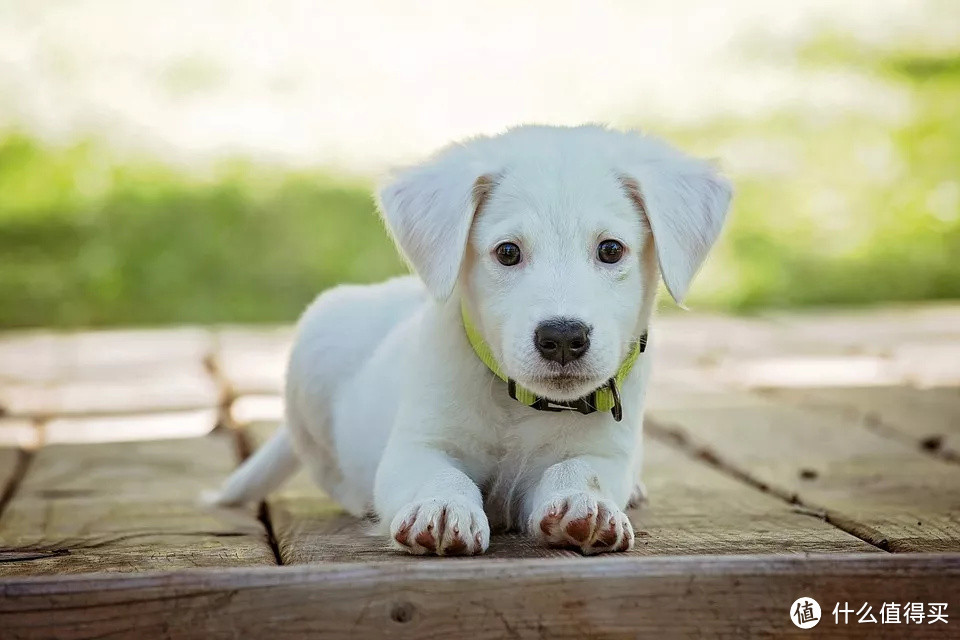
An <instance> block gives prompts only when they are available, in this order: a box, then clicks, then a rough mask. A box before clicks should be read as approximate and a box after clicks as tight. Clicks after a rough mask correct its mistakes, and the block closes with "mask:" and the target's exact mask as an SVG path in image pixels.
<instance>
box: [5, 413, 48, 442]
mask: <svg viewBox="0 0 960 640" xmlns="http://www.w3.org/2000/svg"><path fill="white" fill-rule="evenodd" d="M41 439H42V432H41V429H40V427H39V425H37V423H36V422H35V421H33V420H23V419H20V418H0V447H11V448H20V449H36V448H37V447H39V446H40V441H41Z"/></svg>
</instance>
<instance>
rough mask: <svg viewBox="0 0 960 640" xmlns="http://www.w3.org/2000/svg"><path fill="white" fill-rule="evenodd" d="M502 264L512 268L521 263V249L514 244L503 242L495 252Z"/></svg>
mask: <svg viewBox="0 0 960 640" xmlns="http://www.w3.org/2000/svg"><path fill="white" fill-rule="evenodd" d="M495 253H496V254H497V260H499V261H500V264H502V265H506V266H508V267H512V266H513V265H515V264H517V263H518V262H520V247H518V246H517V245H515V244H513V243H512V242H503V243H501V244H499V245H497V248H496V250H495Z"/></svg>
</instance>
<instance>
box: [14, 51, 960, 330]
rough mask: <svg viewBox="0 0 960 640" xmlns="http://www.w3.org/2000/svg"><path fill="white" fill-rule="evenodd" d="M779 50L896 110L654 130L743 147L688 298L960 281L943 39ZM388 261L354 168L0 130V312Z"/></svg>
mask: <svg viewBox="0 0 960 640" xmlns="http://www.w3.org/2000/svg"><path fill="white" fill-rule="evenodd" d="M797 63H798V64H800V65H802V66H806V67H807V68H811V69H816V68H823V67H825V66H838V65H839V66H842V68H843V70H844V71H848V72H849V71H852V72H854V73H858V74H861V75H863V76H865V77H868V78H872V79H874V80H877V81H879V82H882V83H885V86H888V87H891V88H892V89H893V90H895V91H898V92H900V93H902V94H903V95H904V96H906V98H907V102H908V104H909V109H908V113H907V115H906V116H905V117H901V118H897V119H894V121H893V123H891V120H890V118H888V117H882V116H881V114H879V113H878V114H877V116H876V117H872V116H869V115H866V116H865V115H863V114H849V113H846V114H845V113H838V114H836V115H834V116H832V117H827V118H825V117H823V116H822V114H821V115H819V116H817V117H812V116H810V115H809V114H805V113H802V112H784V113H776V114H772V115H771V116H770V117H768V118H766V119H763V120H756V119H751V120H749V121H745V120H744V121H741V120H732V119H724V120H718V121H716V122H710V123H707V124H706V125H704V126H702V127H696V128H686V129H682V130H661V131H660V133H663V134H664V135H666V136H668V137H670V138H671V139H674V140H676V141H678V142H679V143H680V145H681V146H683V147H685V148H688V149H691V150H693V151H696V152H699V153H701V154H706V155H719V156H721V157H723V156H724V155H725V150H729V149H736V148H740V149H743V148H744V146H746V147H748V148H752V149H755V151H756V155H757V157H758V158H759V160H758V161H756V162H754V165H755V167H754V169H752V170H751V169H746V170H741V171H739V172H738V173H736V174H734V176H733V177H734V178H735V181H736V187H737V194H736V198H735V201H734V202H735V204H734V211H733V214H732V216H731V218H730V224H729V226H728V228H727V230H726V231H725V233H724V236H723V239H722V241H721V243H720V245H719V246H718V247H717V250H716V251H715V253H714V255H713V256H712V258H711V259H710V261H709V263H708V265H707V267H706V268H705V270H704V273H703V274H702V277H701V278H700V279H699V280H698V282H697V283H696V285H695V287H694V290H693V296H692V299H691V304H693V305H695V306H697V307H700V308H703V307H717V308H725V309H735V310H741V311H749V310H752V309H757V308H761V307H769V306H795V305H809V304H855V303H872V302H879V301H891V300H927V299H936V298H957V297H960V259H958V256H960V118H958V117H957V108H958V106H960V55H955V54H937V55H935V54H930V53H926V52H923V53H916V52H907V53H883V52H876V51H867V50H864V49H863V48H862V47H855V46H853V45H852V44H851V43H850V42H848V41H845V40H844V39H843V38H839V37H835V36H829V37H824V38H821V39H819V40H816V41H814V42H812V43H811V44H810V45H809V46H808V47H807V48H806V49H805V50H803V51H800V52H799V55H798V58H797ZM188 71H189V73H187V72H188ZM201 71H202V70H199V71H198V70H193V69H190V68H188V69H186V70H185V71H183V73H182V74H181V75H184V74H185V76H186V78H187V80H183V82H181V83H180V84H183V85H184V86H186V85H189V86H188V87H187V88H189V87H192V86H194V85H195V84H198V83H200V82H201V81H202V80H203V74H202V73H201ZM195 76H196V77H195ZM178 77H179V76H178ZM188 80H189V82H188ZM178 86H180V85H178ZM757 167H759V168H757ZM402 271H403V267H402V265H401V263H400V261H399V259H398V258H397V256H396V252H395V251H394V248H393V247H392V246H391V244H390V242H389V240H388V239H387V237H386V234H385V233H384V232H383V229H382V228H381V224H380V222H379V221H378V220H377V216H376V213H375V211H374V206H373V202H372V200H371V197H370V185H367V184H363V183H360V182H351V181H348V180H343V179H333V178H330V177H328V176H323V175H317V174H314V173H308V172H301V173H296V172H294V173H291V172H289V171H280V170H275V169H271V168H265V167H261V166H255V165H250V164H243V163H236V164H232V165H229V166H225V167H221V168H220V169H219V170H218V171H216V172H214V173H213V174H212V175H208V176H204V177H197V176H194V175H191V174H188V173H186V172H185V171H182V170H174V169H171V168H169V167H165V166H162V165H158V164H156V163H153V162H150V161H142V160H137V161H130V160H128V161H124V162H117V161H116V160H115V159H114V158H112V157H111V156H109V155H107V154H105V153H104V152H103V150H102V149H100V148H98V147H97V145H95V144H92V143H83V144H77V145H75V146H72V147H69V148H61V149H56V148H49V147H45V146H43V145H40V144H38V143H37V142H35V141H33V140H31V139H30V138H28V137H26V136H23V135H17V134H8V135H6V136H0V327H21V326H37V325H44V326H60V327H73V326H91V325H113V324H144V323H150V324H158V323H167V322H258V321H265V322H266V321H283V322H288V321H291V320H292V319H294V318H295V317H296V316H297V314H298V313H299V312H300V311H301V310H302V309H303V307H304V306H305V305H306V304H307V303H308V302H309V301H310V300H311V299H312V298H313V296H315V295H316V293H317V292H319V291H320V290H322V289H324V288H326V287H329V286H331V285H334V284H336V283H339V282H371V281H376V280H380V279H382V278H384V277H387V276H389V275H392V274H396V273H400V272H402Z"/></svg>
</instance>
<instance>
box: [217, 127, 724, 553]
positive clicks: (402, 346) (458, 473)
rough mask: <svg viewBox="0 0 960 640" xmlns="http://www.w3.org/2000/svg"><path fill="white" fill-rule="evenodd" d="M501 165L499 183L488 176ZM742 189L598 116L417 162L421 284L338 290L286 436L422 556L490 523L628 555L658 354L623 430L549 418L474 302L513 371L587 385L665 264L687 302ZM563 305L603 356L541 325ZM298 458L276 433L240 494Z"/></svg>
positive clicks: (544, 389)
mask: <svg viewBox="0 0 960 640" xmlns="http://www.w3.org/2000/svg"><path fill="white" fill-rule="evenodd" d="M482 177H483V178H484V179H486V180H492V185H491V186H490V187H489V189H484V190H478V189H476V188H475V185H476V184H477V180H478V179H480V178H482ZM631 182H632V183H633V185H634V187H635V189H634V191H633V193H634V195H636V192H637V191H639V195H640V197H641V198H642V201H640V202H638V201H637V199H636V198H635V197H633V198H632V197H631V190H630V189H629V187H628V185H629V184H630V183H631ZM729 197H730V187H729V185H728V183H727V182H726V181H725V180H724V179H723V178H721V177H719V176H718V175H717V174H716V173H715V171H714V170H713V169H712V168H711V167H710V166H709V165H708V164H706V163H703V162H701V161H698V160H694V159H692V158H689V157H687V156H684V155H683V154H681V153H679V152H678V151H675V150H674V149H672V148H670V147H668V146H667V145H666V144H664V143H662V142H660V141H658V140H654V139H651V138H648V137H644V136H641V135H639V134H634V133H622V132H616V131H611V130H607V129H604V128H601V127H596V126H585V127H578V128H557V127H520V128H517V129H513V130H511V131H509V132H507V133H505V134H503V135H501V136H497V137H493V138H478V139H474V140H471V141H468V142H467V143H465V144H461V145H455V146H453V147H450V148H448V149H446V150H444V151H442V152H440V153H439V154H438V155H436V156H434V157H433V158H432V159H430V160H428V161H427V162H425V163H424V164H422V165H420V166H418V167H414V168H412V169H408V170H406V171H403V172H401V173H399V174H398V176H397V177H396V179H395V181H394V182H392V183H390V184H389V185H387V186H386V187H385V188H384V189H383V190H382V191H381V193H380V203H381V208H382V211H383V216H384V219H385V220H386V222H387V225H388V227H389V228H390V230H391V232H392V234H393V236H394V238H395V239H396V241H397V244H398V246H399V248H400V250H401V252H402V253H403V255H404V256H405V257H406V258H407V260H408V261H409V262H410V264H411V265H412V267H413V268H414V270H415V271H416V272H417V274H418V275H419V279H418V278H416V277H405V278H397V279H394V280H390V281H388V282H385V283H382V284H378V285H372V286H367V287H356V286H350V287H340V288H337V289H333V290H331V291H328V292H325V293H324V294H322V295H321V296H319V297H318V298H317V300H316V301H315V302H314V303H313V305H312V306H311V307H310V308H309V309H308V310H307V312H306V313H305V314H304V317H303V318H302V319H301V322H300V327H299V332H298V337H297V340H296V344H295V347H294V351H293V355H292V357H291V360H290V366H289V370H288V377H287V389H286V401H287V422H286V431H281V433H280V434H279V435H278V436H276V438H277V439H278V441H282V440H283V439H284V438H286V437H287V436H286V435H285V434H286V433H289V436H290V438H291V439H292V441H293V443H294V444H295V447H296V449H297V452H298V453H299V457H300V459H301V460H302V462H303V463H304V464H306V466H307V467H308V468H309V469H310V471H311V473H312V474H313V476H314V478H315V479H316V481H317V482H318V484H319V485H320V486H321V487H322V488H323V489H325V490H326V491H327V492H328V493H330V495H331V496H332V497H333V498H335V499H336V500H338V501H339V502H340V503H341V504H342V505H343V506H344V507H345V508H346V509H348V510H349V511H350V512H352V513H354V514H357V515H364V514H366V513H369V512H371V511H373V512H374V513H375V514H376V515H377V516H378V517H379V519H380V521H381V522H382V524H383V525H384V528H385V530H387V531H389V533H390V534H391V536H392V538H393V539H394V540H395V541H400V542H403V543H404V544H403V545H400V544H398V543H397V542H395V544H397V546H402V548H405V549H407V550H408V551H410V552H412V553H437V554H446V553H479V552H482V551H483V550H485V549H486V548H487V545H488V543H489V538H490V530H491V525H492V526H493V527H494V528H497V529H501V528H502V529H505V528H512V529H519V530H523V531H526V532H528V533H529V534H530V535H533V536H537V537H539V538H540V539H541V540H542V541H543V542H544V543H546V544H561V545H569V546H575V547H579V548H581V549H582V550H583V551H584V552H585V553H593V552H598V551H612V550H617V549H625V548H629V547H630V546H631V545H632V542H633V530H632V527H631V526H630V524H629V521H628V520H627V518H626V516H625V515H624V513H623V510H624V509H625V508H626V506H627V504H628V501H630V500H631V497H633V498H636V497H637V494H638V493H639V492H640V490H639V487H642V485H641V484H640V467H641V457H642V455H641V454H642V447H641V430H642V426H641V425H642V409H643V394H644V389H645V387H646V382H647V378H648V375H649V370H650V359H651V355H652V351H653V349H652V347H651V348H648V350H647V352H646V353H645V354H644V355H642V356H641V358H640V360H639V361H638V364H637V366H635V367H634V369H633V370H632V371H631V373H630V375H629V376H628V377H627V378H626V380H625V381H624V383H623V385H622V389H621V396H622V398H623V408H624V416H623V421H622V422H619V423H618V422H616V421H614V420H613V418H612V417H611V416H610V414H609V413H593V414H591V415H581V414H578V413H572V412H564V413H547V412H539V411H536V410H534V409H531V408H528V407H525V406H523V405H521V404H519V403H518V402H516V401H514V400H512V399H510V398H509V397H508V395H507V392H506V385H505V384H504V383H503V382H501V381H500V380H499V379H497V378H495V377H494V376H493V375H492V374H491V372H490V371H489V370H488V369H487V368H486V367H485V366H484V365H483V364H482V363H481V362H480V361H479V359H478V358H477V357H476V356H475V354H474V353H473V351H472V349H471V347H470V345H469V344H468V342H467V340H466V337H465V334H464V329H463V325H462V322H461V318H460V307H461V303H463V304H464V305H465V306H466V308H467V309H468V310H469V312H470V314H471V316H472V318H473V320H474V322H475V323H476V325H477V326H478V328H479V330H480V332H481V333H482V335H483V336H484V338H485V340H486V341H487V343H488V344H489V345H490V347H491V349H492V351H493V353H494V354H495V356H496V358H497V360H498V362H499V363H500V364H501V366H502V367H503V369H504V370H505V371H506V372H507V374H508V375H509V376H510V377H512V378H514V379H515V380H517V382H518V383H519V384H521V385H523V386H525V387H527V388H528V389H531V390H533V391H535V392H536V393H538V394H539V395H542V396H545V397H548V398H551V399H553V400H558V401H562V400H571V399H574V398H577V397H579V396H581V395H584V394H586V393H589V392H590V391H591V390H593V389H595V388H597V387H598V386H600V385H601V384H603V383H604V382H605V381H606V380H607V379H609V378H610V377H612V376H613V375H614V373H615V372H616V371H617V369H618V368H619V366H620V363H621V362H622V360H623V358H624V357H625V355H626V353H627V350H628V349H629V345H630V342H631V340H633V339H634V338H635V337H636V336H638V335H640V334H641V333H643V332H644V331H646V330H647V328H648V323H649V320H650V316H651V313H652V310H653V306H654V297H655V292H656V286H657V282H658V280H659V277H660V273H661V272H662V273H663V277H664V280H665V282H666V284H667V286H668V289H669V290H670V292H671V294H672V295H673V296H674V297H675V298H677V299H678V300H680V299H681V298H682V297H683V296H684V294H685V293H686V291H687V289H688V288H689V284H690V281H691V279H692V278H693V276H694V275H695V273H696V271H697V269H698V268H699V266H700V265H701V264H702V262H703V260H704V258H705V257H706V253H707V251H708V249H709V247H710V245H711V244H713V242H714V241H715V239H716V237H717V235H718V234H719V231H720V228H721V226H722V223H723V218H724V216H725V213H726V208H727V203H728V201H729ZM478 198H481V199H482V202H478ZM478 205H480V206H479V211H478ZM475 213H476V215H475ZM606 239H615V240H618V241H620V242H621V243H622V244H623V245H624V246H625V247H626V248H627V250H626V253H625V255H624V257H623V259H622V260H621V261H620V262H618V263H616V264H606V263H602V262H600V261H599V260H598V259H597V257H596V250H597V245H598V243H599V242H601V241H602V240H606ZM505 241H509V242H514V243H516V244H518V245H519V246H520V247H521V251H522V252H523V260H522V262H521V263H520V264H518V265H515V266H511V267H507V266H504V265H501V264H500V263H499V262H498V261H497V260H496V259H495V256H494V253H493V250H494V249H495V247H496V246H497V245H498V244H500V243H502V242H505ZM424 284H426V287H424V286H423V285H424ZM557 316H563V317H569V318H576V319H579V320H581V321H582V322H585V323H586V324H588V325H590V326H591V327H592V331H591V333H590V340H591V345H590V348H589V350H588V351H587V353H586V354H585V355H584V356H583V357H582V358H580V359H579V360H576V361H574V362H571V363H568V364H567V365H566V366H561V365H559V364H558V363H556V362H551V361H547V360H545V359H544V358H542V357H540V355H539V353H538V352H537V351H536V349H535V347H534V344H533V339H532V336H533V331H534V329H535V327H536V326H537V324H538V323H540V322H542V321H543V320H546V319H549V318H553V317H557ZM655 335H656V334H655V333H654V334H653V337H654V340H653V341H654V342H655ZM285 450H286V449H285V446H284V444H283V442H279V443H278V444H275V445H269V446H268V449H267V451H268V452H267V453H264V454H263V455H258V456H256V457H254V458H253V459H252V461H250V462H248V463H247V464H245V465H244V466H243V467H242V468H241V469H240V470H239V471H238V472H237V475H236V476H235V478H237V479H234V480H231V481H230V482H229V483H228V485H227V488H226V490H225V491H224V494H223V496H222V498H221V502H222V503H238V502H242V501H244V500H248V499H256V498H258V497H259V496H261V495H262V494H263V493H264V491H265V490H268V489H269V488H271V487H272V486H273V485H274V484H275V482H276V479H277V478H278V477H279V476H281V475H284V474H285V473H289V472H292V470H293V469H294V468H295V467H296V465H295V464H293V463H292V458H291V457H290V456H287V455H285V453H284V452H285ZM271 452H272V453H271ZM258 483H259V484H258ZM584 527H586V528H587V530H588V532H587V534H586V535H585V536H584V535H572V534H571V533H570V531H574V532H576V530H577V529H578V528H579V529H583V528H584ZM608 527H609V532H610V533H609V534H608V535H605V532H606V530H607V528H608Z"/></svg>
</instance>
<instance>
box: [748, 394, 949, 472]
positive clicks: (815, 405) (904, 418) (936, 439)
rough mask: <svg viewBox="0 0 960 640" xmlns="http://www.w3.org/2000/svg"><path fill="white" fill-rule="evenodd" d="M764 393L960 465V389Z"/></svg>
mask: <svg viewBox="0 0 960 640" xmlns="http://www.w3.org/2000/svg"><path fill="white" fill-rule="evenodd" d="M765 393H766V394H767V395H769V396H770V397H772V398H774V399H775V400H777V401H782V402H789V403H791V404H795V405H799V406H802V407H806V408H809V409H815V410H819V411H826V412H830V413H834V414H839V415H841V416H844V417H848V418H850V419H852V420H857V421H860V422H861V423H863V424H864V425H865V426H866V427H867V428H869V429H871V430H873V431H875V432H876V433H879V434H881V435H885V436H888V437H892V438H895V439H899V440H902V441H904V442H908V443H910V444H913V445H914V446H917V447H919V448H921V449H922V450H924V451H927V452H929V453H932V454H938V455H943V456H945V457H948V458H951V459H954V460H957V461H960V388H956V387H942V388H933V389H916V388H913V387H825V388H824V387H817V388H805V389H769V390H766V391H765Z"/></svg>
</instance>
